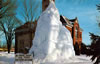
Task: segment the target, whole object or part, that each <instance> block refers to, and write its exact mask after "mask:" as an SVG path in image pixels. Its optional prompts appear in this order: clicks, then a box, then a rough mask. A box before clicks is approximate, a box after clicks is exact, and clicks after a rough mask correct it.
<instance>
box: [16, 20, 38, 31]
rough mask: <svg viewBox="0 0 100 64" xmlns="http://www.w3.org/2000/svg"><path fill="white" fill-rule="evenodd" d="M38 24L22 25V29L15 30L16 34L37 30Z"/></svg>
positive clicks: (28, 23)
mask: <svg viewBox="0 0 100 64" xmlns="http://www.w3.org/2000/svg"><path fill="white" fill-rule="evenodd" d="M36 24H37V22H36V21H35V22H26V23H25V24H24V25H21V26H20V27H17V28H16V29H15V32H22V31H29V30H35V28H36Z"/></svg>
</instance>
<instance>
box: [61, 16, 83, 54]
mask: <svg viewBox="0 0 100 64" xmlns="http://www.w3.org/2000/svg"><path fill="white" fill-rule="evenodd" d="M60 21H61V22H62V24H63V25H64V26H65V27H66V28H67V29H68V30H69V31H70V33H71V35H72V38H73V45H74V49H75V50H77V51H78V52H76V54H77V55H79V54H80V52H81V43H82V29H81V28H80V26H79V23H78V19H77V17H76V18H75V19H71V20H69V19H67V18H66V17H64V16H62V15H61V16H60Z"/></svg>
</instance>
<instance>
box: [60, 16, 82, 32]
mask: <svg viewBox="0 0 100 64" xmlns="http://www.w3.org/2000/svg"><path fill="white" fill-rule="evenodd" d="M60 21H61V22H62V24H63V25H64V26H70V27H73V25H74V23H75V22H76V21H77V22H78V20H77V17H76V18H75V19H68V18H66V17H65V16H62V15H60ZM80 30H81V31H83V30H82V29H81V28H80Z"/></svg>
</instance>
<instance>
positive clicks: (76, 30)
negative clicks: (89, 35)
mask: <svg viewBox="0 0 100 64" xmlns="http://www.w3.org/2000/svg"><path fill="white" fill-rule="evenodd" d="M75 37H76V39H77V38H78V28H77V27H76V28H75Z"/></svg>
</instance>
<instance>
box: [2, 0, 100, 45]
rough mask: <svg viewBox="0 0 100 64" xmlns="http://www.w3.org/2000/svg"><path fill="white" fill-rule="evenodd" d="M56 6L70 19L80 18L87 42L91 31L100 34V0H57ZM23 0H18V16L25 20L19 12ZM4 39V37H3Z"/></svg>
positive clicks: (87, 42) (40, 0) (84, 40)
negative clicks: (98, 23)
mask: <svg viewBox="0 0 100 64" xmlns="http://www.w3.org/2000/svg"><path fill="white" fill-rule="evenodd" d="M37 1H39V2H40V9H42V0H37ZM55 1H56V2H55V4H56V7H57V8H58V10H59V13H60V14H62V15H64V16H65V17H67V18H68V19H74V18H75V17H77V18H78V22H79V24H80V27H81V28H82V29H83V34H82V39H83V42H84V43H86V44H90V37H89V32H92V33H95V34H100V31H99V30H100V29H99V28H98V26H97V18H96V17H97V16H100V13H99V12H98V11H97V10H96V4H99V3H100V0H55ZM20 2H21V0H18V2H17V5H18V9H17V15H16V16H17V17H18V18H19V19H20V20H22V21H24V20H23V17H22V16H21V15H20V13H19V12H21V11H22V4H21V3H20ZM2 40H4V38H2Z"/></svg>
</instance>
